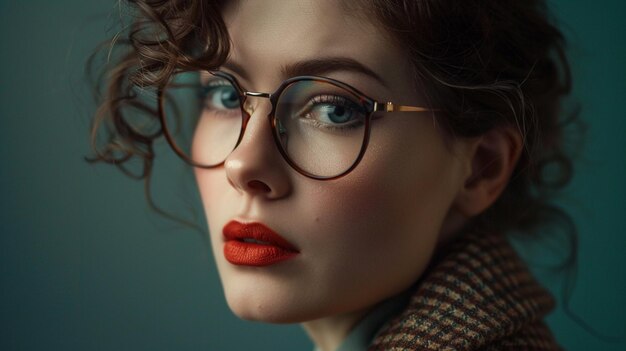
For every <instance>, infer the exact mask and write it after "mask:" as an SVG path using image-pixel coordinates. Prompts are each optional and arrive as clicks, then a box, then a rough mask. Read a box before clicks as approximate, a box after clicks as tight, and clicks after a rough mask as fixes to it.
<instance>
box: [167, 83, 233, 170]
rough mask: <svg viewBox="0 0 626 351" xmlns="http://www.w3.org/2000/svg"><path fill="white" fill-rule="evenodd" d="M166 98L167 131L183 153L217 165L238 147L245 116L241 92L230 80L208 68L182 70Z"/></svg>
mask: <svg viewBox="0 0 626 351" xmlns="http://www.w3.org/2000/svg"><path fill="white" fill-rule="evenodd" d="M163 99H164V109H163V111H164V112H163V116H164V119H165V127H166V132H167V133H168V134H169V136H170V139H171V141H172V144H173V145H172V147H173V148H174V149H175V151H176V152H177V153H178V154H179V155H181V156H183V157H185V158H187V159H188V160H190V161H192V162H193V163H195V164H198V165H201V166H215V165H218V164H220V163H222V162H223V161H224V160H225V159H226V157H227V156H228V154H229V153H230V152H231V151H232V150H233V149H234V148H235V146H237V142H238V140H239V135H240V132H241V125H242V121H243V118H242V112H241V104H240V98H239V93H238V91H237V89H236V88H235V86H233V84H232V83H231V82H230V81H229V80H228V79H226V78H223V77H220V76H217V75H213V74H211V73H209V72H206V71H205V72H200V71H198V72H183V73H178V74H176V75H174V76H173V77H172V78H171V79H170V82H169V83H168V85H167V86H166V88H165V90H164V92H163Z"/></svg>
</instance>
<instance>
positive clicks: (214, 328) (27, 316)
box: [0, 0, 626, 350]
mask: <svg viewBox="0 0 626 351" xmlns="http://www.w3.org/2000/svg"><path fill="white" fill-rule="evenodd" d="M115 3H116V2H115V1H98V2H96V1H78V0H71V1H70V0H67V1H43V0H25V1H12V2H9V1H0V279H1V280H0V349H1V350H174V349H175V350H200V349H204V350H250V349H258V350H309V349H311V344H310V342H309V340H308V339H307V337H306V335H305V334H304V332H303V331H302V330H301V328H300V327H299V326H297V325H295V326H294V325H292V326H272V325H265V324H259V323H250V322H243V321H240V320H238V319H237V318H235V317H234V316H233V315H232V314H231V313H230V311H229V310H228V309H227V307H226V305H225V301H224V298H223V295H222V292H221V288H220V286H219V279H218V276H217V272H216V270H215V267H214V265H213V262H212V260H213V258H212V257H211V256H210V255H211V254H210V252H209V248H208V245H207V243H206V242H205V241H204V240H203V239H202V237H201V236H200V235H198V234H197V233H195V232H193V231H190V230H188V229H186V228H184V227H181V226H179V225H177V224H175V223H172V222H169V221H167V220H164V219H162V218H160V217H159V216H157V215H155V214H153V213H151V212H150V211H149V209H148V208H147V205H146V202H145V200H144V196H143V189H142V185H141V184H140V183H139V182H137V181H133V180H131V179H129V178H127V177H125V176H123V175H122V174H121V173H120V172H118V171H117V170H116V169H114V168H113V167H109V166H105V165H96V166H90V165H88V164H86V163H85V162H84V161H83V159H82V158H83V156H84V155H86V154H88V153H89V145H88V127H89V118H90V113H91V112H92V111H93V106H92V105H91V103H90V97H89V94H88V90H87V89H88V86H87V85H86V81H85V79H84V76H83V65H84V61H85V59H86V57H87V56H88V55H89V53H90V52H91V51H92V49H93V48H94V47H95V45H96V43H98V42H99V41H100V40H102V39H104V38H107V37H111V36H112V35H113V34H115V30H114V24H115V23H116V19H117V18H118V17H119V11H118V10H117V9H116V8H115V7H114V4H115ZM551 3H552V7H553V9H554V12H555V14H556V17H557V18H558V19H559V22H560V23H561V25H562V27H563V29H564V31H565V33H566V35H567V37H568V38H569V40H570V42H571V46H570V56H571V60H572V66H573V70H574V77H575V89H574V90H575V91H574V96H575V97H576V98H577V99H578V100H579V101H580V103H581V104H582V106H583V110H582V117H583V119H584V120H585V121H586V122H587V123H588V124H589V131H588V134H587V142H586V145H585V149H584V151H583V152H582V154H581V158H580V161H579V162H578V168H577V174H576V176H575V178H574V180H573V182H572V185H571V186H570V187H569V189H568V191H567V193H566V194H564V196H563V197H562V198H561V200H560V201H561V203H562V204H563V205H564V206H565V207H566V208H568V209H569V210H570V212H571V213H572V214H573V216H574V219H575V221H576V223H577V225H578V228H579V230H580V242H579V256H580V268H579V272H578V281H577V285H576V288H575V290H574V292H573V294H572V299H571V306H572V308H573V310H574V311H575V312H576V313H577V314H578V315H579V316H580V317H581V318H583V319H584V320H585V321H586V323H588V324H589V325H591V326H592V327H593V328H594V329H596V330H598V331H599V332H601V333H602V334H606V335H610V336H614V337H619V338H621V339H622V340H621V341H617V342H607V341H603V340H602V339H598V338H595V337H593V336H591V335H590V334H589V333H587V332H586V331H585V330H584V329H583V328H582V327H580V326H579V325H578V324H577V323H575V322H574V321H573V320H572V319H570V318H568V317H567V316H566V315H565V314H564V311H563V309H562V308H558V309H557V310H556V311H555V312H554V313H553V314H552V315H551V316H550V317H549V319H548V321H549V323H550V325H551V327H552V329H553V330H554V332H555V334H556V336H557V338H558V340H559V341H560V342H561V343H562V344H563V345H564V346H565V348H566V349H569V350H624V349H626V342H625V341H624V338H625V337H626V308H625V306H626V303H625V296H626V274H625V272H624V267H625V263H626V259H625V255H624V249H626V235H625V234H626V228H625V221H624V217H625V215H626V212H625V209H626V203H625V201H626V200H625V198H626V190H625V187H624V179H626V157H625V156H624V151H626V147H625V146H626V141H625V140H626V115H625V113H624V108H623V103H624V101H625V100H626V68H625V63H626V40H625V36H626V21H624V18H626V3H625V2H623V1H618V0H612V1H608V0H605V1H602V2H595V3H590V2H588V1H582V0H576V1H572V0H559V1H552V2H551ZM599 4H601V7H600V6H598V5H599ZM158 150H162V151H167V149H166V148H165V147H162V146H160V147H159V148H158ZM159 158H160V159H159V160H158V162H157V164H156V171H157V174H158V176H157V177H156V179H155V181H156V184H155V188H156V190H157V191H156V193H157V194H158V196H157V201H158V202H159V203H162V204H165V205H166V206H165V207H167V208H169V209H174V210H181V209H182V211H181V212H183V213H185V211H187V209H188V208H190V207H191V208H196V209H198V208H200V207H199V206H200V203H199V200H198V198H197V195H196V192H195V188H194V186H195V185H194V184H193V179H192V178H191V177H190V175H189V172H185V171H184V170H183V167H182V165H181V163H180V162H179V161H178V160H176V159H175V158H173V157H171V156H169V155H164V154H162V155H160V156H159ZM203 221H204V219H203V218H202V217H200V222H203ZM548 259H550V257H548ZM537 272H538V274H539V275H540V277H541V279H542V280H543V282H544V284H546V285H547V286H548V287H549V288H550V289H552V291H554V292H555V294H556V295H557V296H559V295H560V290H559V289H560V283H561V280H560V279H556V278H554V277H552V276H550V275H548V274H544V273H542V271H541V270H537Z"/></svg>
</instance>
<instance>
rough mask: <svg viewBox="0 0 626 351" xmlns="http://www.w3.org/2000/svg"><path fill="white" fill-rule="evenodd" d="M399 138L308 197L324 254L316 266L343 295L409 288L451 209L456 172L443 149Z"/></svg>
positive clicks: (369, 297) (317, 251) (318, 250)
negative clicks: (342, 176) (404, 151)
mask: <svg viewBox="0 0 626 351" xmlns="http://www.w3.org/2000/svg"><path fill="white" fill-rule="evenodd" d="M396 135H398V134H396ZM436 141H437V140H433V141H432V143H435V144H431V145H437V144H436ZM429 142H431V141H430V140H423V142H420V144H421V145H428V143H429ZM401 143H402V144H399V143H397V144H392V143H386V145H390V146H389V148H390V149H392V150H389V149H375V148H372V149H368V153H367V154H366V157H365V158H364V160H363V162H362V163H361V164H359V166H358V167H357V168H356V169H355V171H354V173H351V174H350V175H349V176H348V177H347V178H344V179H339V180H338V181H335V182H328V183H324V184H321V185H320V186H318V187H317V188H315V189H314V190H313V191H311V192H309V193H307V194H304V197H305V198H307V199H309V201H308V202H307V211H308V212H307V213H309V214H311V218H312V219H314V222H313V223H310V225H311V227H313V228H318V230H314V231H312V234H311V235H312V236H314V238H315V243H312V244H311V245H312V246H313V247H314V249H312V252H311V255H317V257H321V258H322V259H318V263H319V266H320V267H318V269H319V271H321V272H324V274H325V277H326V279H328V281H327V282H326V284H328V286H336V287H337V288H336V289H333V291H335V292H339V293H337V294H338V295H341V294H345V298H346V299H355V296H356V295H357V294H355V291H362V292H361V293H360V295H359V298H362V299H363V301H362V303H364V304H366V303H367V302H368V301H369V302H370V303H371V302H372V301H376V300H378V301H379V300H381V299H383V298H385V297H389V296H391V295H393V294H396V293H399V292H400V291H402V290H404V289H406V288H408V286H410V285H411V284H412V283H413V282H414V281H415V280H416V279H417V278H418V277H419V276H420V275H421V274H422V272H423V270H424V269H425V267H426V265H427V264H428V262H429V260H430V258H431V256H432V254H433V251H434V248H435V245H436V242H437V238H438V236H439V232H440V228H441V224H442V222H443V219H444V217H445V215H446V213H447V211H448V209H449V207H450V204H451V201H452V198H453V191H451V189H453V188H454V186H453V185H454V182H453V178H452V177H451V176H450V175H451V174H453V173H454V172H452V170H453V166H452V165H453V163H451V162H450V160H451V159H450V156H449V155H448V154H447V153H446V152H445V149H444V148H440V147H434V148H431V149H430V150H425V149H424V148H423V147H422V148H419V147H418V146H417V145H416V143H415V142H412V141H409V142H407V143H405V142H401ZM377 145H385V144H384V143H382V142H379V143H377ZM420 149H421V150H422V151H423V152H416V150H420ZM398 150H412V152H411V153H405V154H403V153H402V152H399V151H398ZM382 155H385V156H384V157H383V156H382ZM390 155H391V156H390ZM407 155H408V156H407ZM303 210H304V209H303ZM346 277H350V279H349V280H347V279H346ZM338 300H340V299H338ZM357 300H358V299H355V300H354V301H352V302H353V303H357Z"/></svg>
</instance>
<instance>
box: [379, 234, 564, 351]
mask: <svg viewBox="0 0 626 351" xmlns="http://www.w3.org/2000/svg"><path fill="white" fill-rule="evenodd" d="M439 257H440V258H438V259H437V260H436V261H435V263H434V264H433V265H431V268H429V269H428V270H427V271H426V273H425V274H424V275H423V276H422V278H421V280H420V282H418V283H417V284H416V287H415V292H414V293H413V294H412V296H411V299H410V301H409V303H408V305H407V307H406V308H405V309H404V310H403V311H402V312H401V313H400V314H399V315H397V316H396V317H395V318H393V319H391V320H390V321H388V322H387V323H386V324H385V325H384V326H383V327H382V329H381V331H380V332H379V333H378V335H377V336H376V338H375V339H374V340H373V341H372V343H371V345H370V348H369V350H370V351H372V350H384V351H398V350H489V351H496V350H561V348H560V347H559V346H558V344H557V343H556V341H555V339H554V337H553V336H552V334H551V332H550V330H549V329H548V328H547V327H546V325H545V324H544V323H543V321H542V319H543V317H544V316H545V315H546V314H547V313H548V312H549V311H550V310H551V309H552V308H553V307H554V300H553V298H552V296H551V295H550V294H549V293H548V292H547V291H546V290H544V289H543V288H542V287H541V286H540V285H539V284H538V283H537V282H536V281H535V280H534V279H533V277H532V276H531V274H530V273H529V271H528V270H527V268H526V265H525V264H524V262H522V260H521V259H520V257H519V256H518V255H517V253H516V252H515V251H514V249H513V248H512V247H511V245H510V244H509V243H508V241H507V239H506V237H505V236H504V235H495V234H489V235H486V234H477V233H468V235H466V236H464V237H463V238H460V239H458V240H457V242H455V243H454V244H452V245H451V246H450V248H449V249H447V250H446V251H445V253H444V254H443V255H440V256H439Z"/></svg>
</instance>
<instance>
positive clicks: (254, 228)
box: [222, 221, 299, 267]
mask: <svg viewBox="0 0 626 351" xmlns="http://www.w3.org/2000/svg"><path fill="white" fill-rule="evenodd" d="M222 232H223V233H224V239H225V241H226V242H225V243H224V257H226V260H227V261H228V262H230V263H232V264H234V265H240V266H257V267H261V266H269V265H271V264H274V263H278V262H281V261H284V260H288V259H290V258H292V257H294V256H296V255H297V254H298V253H299V251H298V249H296V248H295V247H294V246H293V245H292V244H291V243H290V242H288V241H287V240H285V239H284V238H283V237H281V236H280V235H278V234H277V233H276V232H274V231H273V230H271V229H270V228H268V227H266V226H265V225H263V224H262V223H241V222H237V221H230V222H228V223H227V224H226V225H225V226H224V229H223V230H222Z"/></svg>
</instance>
